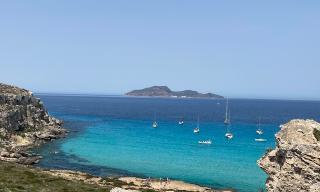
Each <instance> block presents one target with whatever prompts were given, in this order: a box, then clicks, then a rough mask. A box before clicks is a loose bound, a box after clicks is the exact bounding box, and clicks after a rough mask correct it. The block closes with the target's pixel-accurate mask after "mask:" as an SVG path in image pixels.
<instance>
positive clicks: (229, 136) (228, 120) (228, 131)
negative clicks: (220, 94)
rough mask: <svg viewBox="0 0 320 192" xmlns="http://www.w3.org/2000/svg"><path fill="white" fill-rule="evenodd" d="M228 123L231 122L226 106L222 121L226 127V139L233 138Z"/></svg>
mask: <svg viewBox="0 0 320 192" xmlns="http://www.w3.org/2000/svg"><path fill="white" fill-rule="evenodd" d="M227 105H228V104H227ZM230 123H231V113H230V110H228V108H226V120H225V121H224V124H225V125H226V127H227V132H226V134H225V135H224V136H225V137H226V138H227V139H232V138H233V134H232V133H231V131H230Z"/></svg>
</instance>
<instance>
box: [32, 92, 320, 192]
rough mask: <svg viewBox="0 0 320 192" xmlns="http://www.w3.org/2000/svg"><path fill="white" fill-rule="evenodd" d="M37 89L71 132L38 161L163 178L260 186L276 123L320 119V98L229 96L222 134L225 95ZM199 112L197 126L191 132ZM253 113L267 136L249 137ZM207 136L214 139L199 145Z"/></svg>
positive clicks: (245, 189) (251, 191)
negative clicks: (49, 92) (135, 94)
mask: <svg viewBox="0 0 320 192" xmlns="http://www.w3.org/2000/svg"><path fill="white" fill-rule="evenodd" d="M37 96H38V97H40V98H41V99H42V100H43V101H44V104H45V106H46V107H47V109H48V111H49V113H50V114H51V115H53V116H55V117H57V118H59V119H62V120H64V122H65V128H67V129H68V130H69V131H70V134H69V136H68V137H67V138H65V139H61V140H57V141H54V142H52V143H49V144H46V145H44V146H42V147H40V148H38V149H36V152H37V153H40V154H41V155H42V156H43V157H44V158H43V159H42V161H41V162H40V164H39V166H41V167H47V168H58V169H73V170H80V171H86V172H89V173H92V174H95V175H99V176H121V175H135V176H142V177H149V176H150V177H157V178H160V177H162V178H166V177H168V178H171V179H177V180H183V181H186V182H191V183H196V184H200V185H205V186H211V187H215V188H232V189H236V190H237V191H241V192H256V191H258V190H259V189H262V188H264V182H265V180H266V178H267V177H266V174H265V173H264V172H263V171H262V170H261V169H260V168H259V167H258V166H257V164H256V161H257V160H258V159H259V158H260V157H261V156H262V155H263V154H264V152H265V151H266V149H268V148H272V147H274V145H275V140H274V134H275V133H276V132H277V131H278V130H279V125H280V124H282V123H285V122H287V121H288V120H290V119H293V118H303V119H305V118H311V119H315V120H320V119H319V118H320V102H319V101H283V100H246V99H231V100H229V103H230V110H231V122H232V124H231V127H230V130H231V131H232V132H233V134H234V139H232V140H226V139H225V137H224V134H225V132H226V127H225V125H224V124H223V121H224V113H225V100H215V99H171V98H167V99H166V98H135V97H121V96H57V95H56V96H55V95H37ZM154 114H156V119H157V121H158V124H159V126H158V128H156V129H154V128H152V121H153V119H154ZM198 116H199V119H200V121H199V122H200V133H199V134H194V133H193V128H194V127H195V126H196V124H197V118H198ZM181 117H183V118H184V121H185V124H184V125H182V126H181V125H178V121H179V120H180V118H181ZM259 118H260V119H261V127H262V129H263V130H264V132H265V133H264V135H263V138H265V139H267V142H260V143H259V142H255V140H254V139H255V138H258V137H259V136H258V135H257V134H256V132H255V130H256V129H257V122H258V119H259ZM207 139H211V140H212V141H213V143H212V145H200V144H198V141H199V140H207Z"/></svg>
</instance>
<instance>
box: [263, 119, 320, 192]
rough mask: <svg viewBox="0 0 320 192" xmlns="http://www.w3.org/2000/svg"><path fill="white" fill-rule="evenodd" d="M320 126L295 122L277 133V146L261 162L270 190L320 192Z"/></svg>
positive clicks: (313, 122)
mask: <svg viewBox="0 0 320 192" xmlns="http://www.w3.org/2000/svg"><path fill="white" fill-rule="evenodd" d="M319 133H320V124H319V123H317V122H315V121H313V120H292V121H290V122H289V123H287V124H285V125H282V126H281V130H280V131H279V132H278V133H277V134H276V141H277V145H276V148H275V149H274V150H271V151H269V152H268V153H266V154H265V155H264V156H263V157H262V158H261V159H260V160H259V161H258V164H259V166H260V167H261V168H262V169H263V170H264V171H265V172H266V173H267V174H268V175H269V177H268V179H267V181H266V187H267V190H268V191H271V192H280V191H290V192H295V191H297V192H298V191H299V192H304V191H308V192H319V191H320V134H319Z"/></svg>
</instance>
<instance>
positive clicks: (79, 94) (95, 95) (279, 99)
mask: <svg viewBox="0 0 320 192" xmlns="http://www.w3.org/2000/svg"><path fill="white" fill-rule="evenodd" d="M33 93H34V94H35V95H49V96H50V95H51V96H92V97H112V96H113V97H132V98H170V99H216V100H223V99H226V98H228V99H243V100H251V99H252V100H278V101H282V100H283V101H320V99H303V98H276V97H229V96H228V97H226V96H223V95H222V96H223V97H224V98H221V99H219V98H171V97H161V96H159V97H152V96H150V97H148V96H144V97H142V96H128V95H125V93H98V92H46V91H35V92H33Z"/></svg>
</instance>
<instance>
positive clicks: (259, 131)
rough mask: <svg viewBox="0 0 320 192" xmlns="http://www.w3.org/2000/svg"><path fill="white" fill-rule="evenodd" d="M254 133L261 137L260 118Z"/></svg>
mask: <svg viewBox="0 0 320 192" xmlns="http://www.w3.org/2000/svg"><path fill="white" fill-rule="evenodd" d="M256 133H257V134H258V135H262V134H263V130H262V129H261V123H260V118H259V123H258V129H257V130H256Z"/></svg>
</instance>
